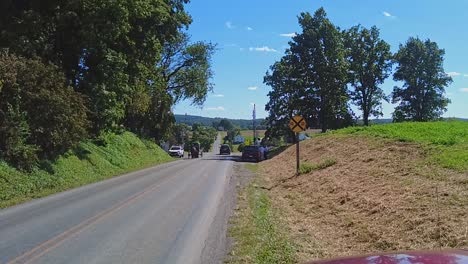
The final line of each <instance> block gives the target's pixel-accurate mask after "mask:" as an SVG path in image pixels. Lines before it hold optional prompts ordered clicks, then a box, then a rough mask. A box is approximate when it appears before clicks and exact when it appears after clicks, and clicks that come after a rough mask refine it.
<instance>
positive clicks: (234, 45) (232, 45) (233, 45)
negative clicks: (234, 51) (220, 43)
mask: <svg viewBox="0 0 468 264" xmlns="http://www.w3.org/2000/svg"><path fill="white" fill-rule="evenodd" d="M224 46H225V47H229V48H230V47H239V45H237V44H235V43H230V44H226V45H224Z"/></svg>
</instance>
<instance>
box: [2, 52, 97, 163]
mask: <svg viewBox="0 0 468 264" xmlns="http://www.w3.org/2000/svg"><path fill="white" fill-rule="evenodd" d="M0 83H1V85H0V149H1V150H2V152H4V153H5V154H4V155H5V156H4V157H3V158H5V159H6V160H9V161H12V163H13V164H19V163H20V162H19V161H14V160H15V159H16V160H20V159H23V158H24V159H30V160H36V158H35V157H34V156H35V154H34V153H36V151H37V154H38V155H39V157H40V158H54V157H56V156H57V155H59V154H61V153H63V152H65V151H66V150H68V149H69V148H71V147H73V146H75V145H76V144H77V143H78V142H79V141H80V140H81V139H83V138H85V137H86V136H87V128H88V125H89V123H88V120H87V114H86V113H87V111H88V110H87V108H86V107H85V100H84V99H83V97H82V96H81V95H80V94H79V93H77V92H75V91H73V88H71V87H69V86H67V85H66V83H67V82H66V80H65V78H64V76H63V74H62V73H61V72H60V71H59V69H58V68H57V67H55V66H53V65H50V64H43V63H42V62H40V61H38V60H31V59H25V58H21V57H16V56H14V55H8V54H2V55H0ZM9 153H10V154H9ZM11 153H13V154H11ZM21 156H22V157H21ZM20 167H22V166H20Z"/></svg>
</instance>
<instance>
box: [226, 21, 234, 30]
mask: <svg viewBox="0 0 468 264" xmlns="http://www.w3.org/2000/svg"><path fill="white" fill-rule="evenodd" d="M226 27H227V28H229V29H234V28H236V26H234V25H233V24H232V22H231V21H227V22H226Z"/></svg>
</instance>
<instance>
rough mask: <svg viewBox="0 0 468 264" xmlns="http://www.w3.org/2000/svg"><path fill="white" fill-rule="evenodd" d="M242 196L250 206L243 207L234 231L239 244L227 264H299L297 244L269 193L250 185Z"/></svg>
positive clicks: (231, 231) (235, 246) (235, 222)
mask: <svg viewBox="0 0 468 264" xmlns="http://www.w3.org/2000/svg"><path fill="white" fill-rule="evenodd" d="M251 169H253V170H255V168H253V167H252V168H251ZM241 196H245V197H246V202H247V204H245V205H244V204H242V207H241V209H240V213H239V214H238V215H237V217H236V218H235V219H234V222H233V227H232V228H231V230H230V233H231V235H232V236H233V237H234V239H235V240H236V243H235V245H234V248H233V249H232V251H231V255H232V258H230V259H228V261H227V262H228V263H258V264H260V263H265V264H267V263H296V262H297V259H296V256H295V247H294V244H293V243H291V242H290V241H289V240H288V238H287V234H286V232H285V230H284V229H283V228H282V224H281V222H280V220H279V218H278V215H277V213H276V212H275V211H274V208H273V207H272V205H271V201H270V197H269V196H268V194H267V193H266V192H265V191H264V190H261V189H259V188H255V185H254V184H250V185H249V186H248V187H247V189H246V190H243V191H242V193H241Z"/></svg>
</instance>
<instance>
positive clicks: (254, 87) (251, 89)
mask: <svg viewBox="0 0 468 264" xmlns="http://www.w3.org/2000/svg"><path fill="white" fill-rule="evenodd" d="M247 89H249V90H250V91H255V90H257V89H258V87H257V86H249V87H247Z"/></svg>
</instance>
